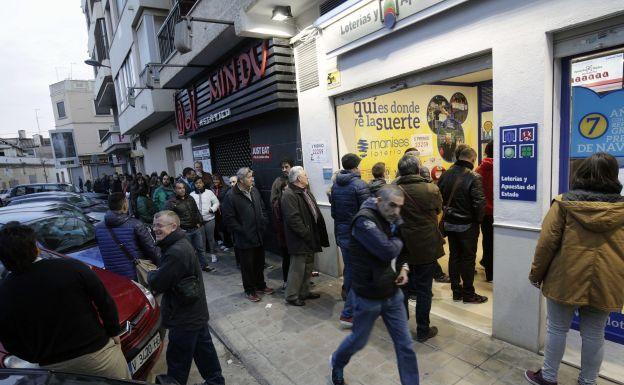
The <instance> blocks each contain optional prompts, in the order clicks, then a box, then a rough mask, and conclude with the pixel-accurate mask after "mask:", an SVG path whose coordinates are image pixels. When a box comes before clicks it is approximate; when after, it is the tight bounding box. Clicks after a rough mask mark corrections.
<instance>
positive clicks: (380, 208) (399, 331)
mask: <svg viewBox="0 0 624 385" xmlns="http://www.w3.org/2000/svg"><path fill="white" fill-rule="evenodd" d="M403 203H404V197H403V192H401V190H400V189H399V188H398V187H397V186H395V185H388V186H384V187H382V188H381V189H379V191H378V197H377V198H370V199H368V200H367V201H366V202H364V204H363V205H362V208H361V209H360V211H359V212H358V213H357V214H356V215H355V217H354V219H353V227H352V232H351V234H352V235H351V238H350V240H349V252H350V253H351V254H350V255H351V263H352V266H353V282H352V286H351V290H352V293H353V303H354V314H353V319H354V323H353V331H352V332H351V334H350V335H349V336H347V338H345V339H344V341H342V343H341V344H340V346H339V347H338V350H336V351H335V352H334V354H332V356H331V378H332V383H333V384H334V385H344V383H345V381H344V375H343V371H344V368H345V366H347V364H348V363H349V360H350V359H351V357H352V356H353V355H354V354H355V353H357V352H358V351H359V350H361V349H363V348H364V346H366V343H367V342H368V338H369V337H370V334H371V331H372V330H373V327H374V326H375V321H376V320H377V318H379V316H381V317H382V318H383V320H384V323H385V324H386V328H387V329H388V333H390V337H391V338H392V342H394V349H395V351H396V355H397V362H398V366H399V377H400V378H401V384H403V385H418V384H419V379H418V363H417V362H416V353H414V350H413V349H412V337H411V336H410V333H409V327H408V325H407V316H406V314H405V307H404V305H403V293H402V292H401V290H398V288H397V286H402V285H405V284H406V283H407V281H408V277H407V274H408V270H409V268H408V267H407V266H405V265H404V266H397V267H396V268H397V269H399V270H400V273H399V274H398V276H397V273H396V271H395V269H394V268H393V261H394V260H395V259H396V257H398V256H399V253H400V252H401V249H402V248H403V242H401V240H400V239H399V238H398V236H397V233H398V229H397V227H398V226H399V225H400V223H401V216H400V212H401V207H402V206H403Z"/></svg>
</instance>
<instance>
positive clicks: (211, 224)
mask: <svg viewBox="0 0 624 385" xmlns="http://www.w3.org/2000/svg"><path fill="white" fill-rule="evenodd" d="M194 184H195V191H193V192H192V193H191V196H192V197H193V199H195V203H197V208H198V209H199V212H200V213H201V215H202V218H203V220H204V224H203V227H204V232H205V234H206V239H207V240H208V250H209V252H210V256H211V258H212V262H213V263H214V262H217V256H216V255H215V250H216V246H215V239H214V230H215V213H216V212H217V210H218V209H219V199H217V196H216V195H215V194H214V193H213V192H212V190H210V189H207V188H206V186H204V181H203V179H202V178H201V177H200V176H198V177H196V178H195V183H194Z"/></svg>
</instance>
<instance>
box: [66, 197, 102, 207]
mask: <svg viewBox="0 0 624 385" xmlns="http://www.w3.org/2000/svg"><path fill="white" fill-rule="evenodd" d="M67 203H70V204H72V205H74V206H78V207H80V208H81V209H84V208H85V207H91V206H93V205H94V204H95V202H93V201H92V200H91V199H89V198H87V197H85V196H82V195H80V196H72V197H69V198H68V199H67Z"/></svg>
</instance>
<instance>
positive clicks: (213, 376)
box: [148, 198, 225, 385]
mask: <svg viewBox="0 0 624 385" xmlns="http://www.w3.org/2000/svg"><path fill="white" fill-rule="evenodd" d="M191 199H192V198H191ZM154 233H155V235H156V240H157V241H158V246H160V248H161V249H162V265H161V266H160V268H159V269H158V270H155V271H152V272H150V273H149V276H148V282H149V285H150V288H152V290H154V291H155V292H156V293H162V294H163V297H162V306H161V311H162V325H163V326H164V327H166V328H167V329H169V345H168V346H167V374H168V375H169V376H171V377H173V378H175V379H176V380H177V381H178V383H179V384H180V385H186V381H187V380H188V376H189V371H190V370H191V363H192V361H193V360H195V365H197V369H198V370H199V373H200V374H201V375H202V377H203V379H204V380H205V384H207V385H222V384H225V380H224V379H223V376H222V374H221V365H220V364H219V357H218V356H217V352H216V350H215V347H214V344H213V343H212V338H211V336H210V329H209V328H208V319H209V314H208V304H207V303H206V295H205V289H204V281H203V279H202V274H201V267H200V266H199V262H198V261H197V258H196V257H195V250H194V249H193V246H192V245H191V243H190V242H189V240H188V238H187V237H186V236H185V234H184V231H182V230H181V229H180V218H179V217H178V216H177V215H176V213H174V212H173V211H167V210H166V211H161V212H159V213H158V214H156V215H155V217H154ZM189 277H195V278H196V279H197V281H196V282H197V285H198V289H197V290H198V291H199V296H198V298H196V299H194V300H193V301H191V302H190V303H189V300H185V299H184V298H183V295H182V294H180V291H181V290H180V282H181V281H182V280H183V279H185V278H189Z"/></svg>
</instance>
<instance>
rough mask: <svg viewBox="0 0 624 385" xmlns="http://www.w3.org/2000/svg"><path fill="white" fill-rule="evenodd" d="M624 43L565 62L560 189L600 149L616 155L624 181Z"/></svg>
mask: <svg viewBox="0 0 624 385" xmlns="http://www.w3.org/2000/svg"><path fill="white" fill-rule="evenodd" d="M623 71H624V47H620V48H617V49H612V50H608V51H602V52H598V53H594V54H591V55H584V56H580V57H574V58H570V59H567V60H564V62H563V74H564V78H563V81H564V85H565V86H564V87H563V89H564V91H563V93H562V106H563V109H562V141H561V143H562V148H561V151H562V157H561V158H562V159H561V165H560V166H561V173H560V185H559V190H560V192H564V191H567V190H568V189H569V185H570V182H571V179H572V176H573V175H574V172H575V171H576V169H577V167H578V165H579V164H580V163H581V161H582V160H583V159H585V158H588V157H589V156H591V155H592V154H595V153H597V152H607V153H609V154H611V155H613V156H615V157H616V158H617V160H618V163H619V165H620V180H621V181H622V182H623V183H624V110H622V106H623V105H624V84H623V80H622V79H623V76H622V74H623Z"/></svg>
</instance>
